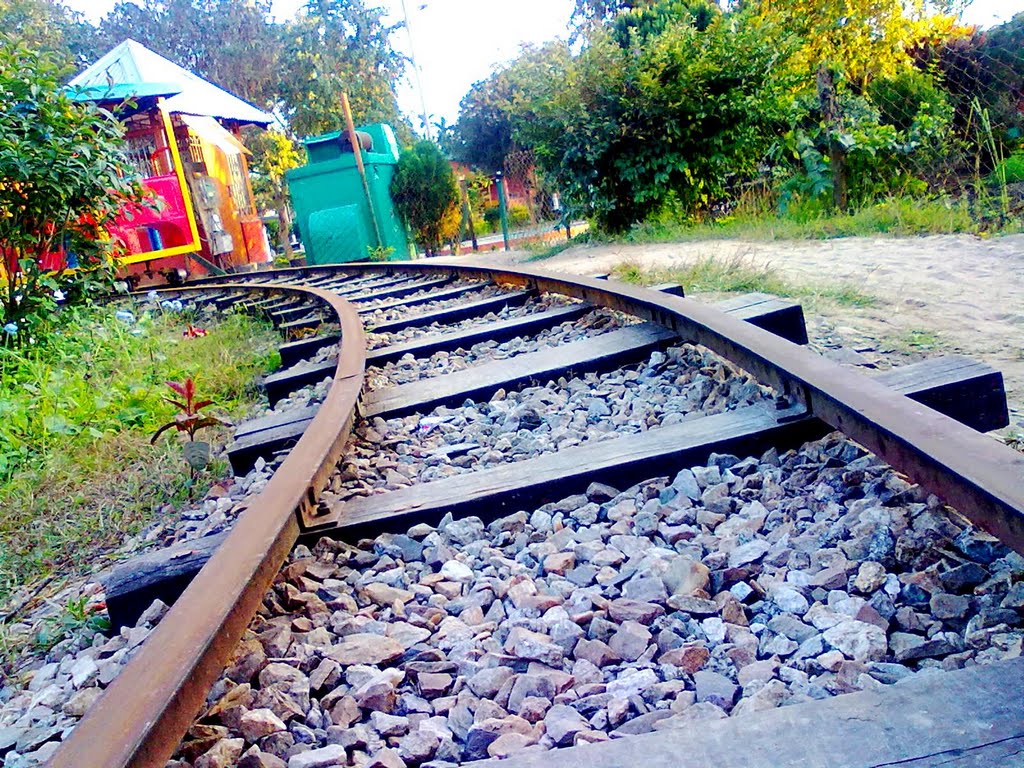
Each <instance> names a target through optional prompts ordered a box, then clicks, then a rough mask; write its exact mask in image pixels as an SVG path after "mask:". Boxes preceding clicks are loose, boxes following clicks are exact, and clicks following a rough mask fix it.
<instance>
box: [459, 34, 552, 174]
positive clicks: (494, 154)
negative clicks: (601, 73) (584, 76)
mask: <svg viewBox="0 0 1024 768" xmlns="http://www.w3.org/2000/svg"><path fill="white" fill-rule="evenodd" d="M569 61H570V55H569V48H568V46H567V45H566V44H565V43H562V42H559V41H554V42H550V43H547V44H545V45H543V46H523V48H522V50H521V52H520V54H519V56H518V57H516V58H515V59H513V60H512V61H510V62H508V63H507V64H506V65H504V66H503V67H501V68H500V69H498V70H497V71H495V72H494V73H493V74H491V75H490V76H489V77H488V78H486V79H484V80H481V81H480V82H477V83H474V84H473V86H472V87H471V88H470V89H469V92H468V93H467V94H466V95H465V97H463V99H462V102H461V104H460V106H459V120H458V122H457V123H456V124H455V127H454V130H453V133H452V139H451V149H452V156H453V157H454V158H455V159H456V160H458V161H459V162H462V163H466V164H467V165H470V166H472V167H474V168H477V169H479V170H482V171H484V172H486V173H489V174H494V173H496V172H498V171H500V170H502V169H503V168H504V164H505V156H506V155H508V154H509V153H510V152H511V151H513V150H514V149H515V148H516V147H517V142H516V135H517V125H518V123H517V121H518V112H517V108H516V105H517V103H519V102H522V101H523V100H525V99H528V98H529V97H530V94H533V93H535V92H537V91H538V89H540V88H543V87H545V84H546V83H548V82H549V81H551V80H553V79H558V78H559V77H561V76H562V73H564V71H565V69H566V67H567V66H568V64H569Z"/></svg>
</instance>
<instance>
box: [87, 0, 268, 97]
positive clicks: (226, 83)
mask: <svg viewBox="0 0 1024 768" xmlns="http://www.w3.org/2000/svg"><path fill="white" fill-rule="evenodd" d="M270 5H271V3H270V1H269V0H143V3H142V5H137V4H136V3H135V2H131V1H130V0H121V1H120V2H118V4H117V5H115V6H114V8H113V9H112V10H111V11H110V13H109V14H107V16H106V17H104V19H103V20H102V21H101V22H100V26H99V31H98V35H99V39H100V40H101V41H102V43H103V46H102V50H100V51H99V52H98V53H99V54H102V53H104V52H106V50H108V49H109V48H112V47H114V46H115V45H117V44H118V43H120V42H122V41H123V40H125V39H126V38H129V37H130V38H133V39H136V40H138V41H139V42H142V43H144V44H145V45H146V46H147V47H149V48H152V49H153V50H154V51H156V52H157V53H159V54H160V55H161V56H164V57H166V58H168V59H170V60H171V61H173V62H174V63H175V64H178V65H180V66H182V67H184V68H185V69H188V70H189V71H192V72H195V73H196V74H198V75H200V76H201V77H205V78H206V79H208V80H210V81H211V82H214V83H216V84H217V85H219V86H221V87H223V88H226V89H227V90H229V91H231V92H232V93H234V94H237V95H238V96H240V97H242V98H243V99H246V100H247V101H250V102H253V103H254V104H258V105H260V106H261V107H271V106H273V104H274V103H275V102H276V100H277V98H278V88H277V80H278V78H277V71H278V67H279V65H280V58H281V50H282V47H283V40H282V30H281V28H279V27H278V26H277V25H274V24H272V23H271V22H270V19H269V13H270Z"/></svg>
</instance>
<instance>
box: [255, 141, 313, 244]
mask: <svg viewBox="0 0 1024 768" xmlns="http://www.w3.org/2000/svg"><path fill="white" fill-rule="evenodd" d="M247 145H248V147H249V149H251V150H252V152H253V156H252V162H251V163H250V165H249V169H250V171H251V172H252V186H253V193H254V194H255V195H256V204H257V206H258V207H260V208H267V207H270V208H273V209H274V210H276V211H277V217H278V223H279V226H278V232H277V236H278V244H279V245H280V246H281V250H282V251H283V252H284V255H285V256H286V257H288V258H289V259H290V258H291V256H292V243H291V231H292V217H291V206H290V205H289V204H288V188H287V185H286V184H285V178H284V175H285V173H286V172H287V171H290V170H291V169H292V168H297V167H298V166H300V165H302V158H301V156H300V155H299V151H298V149H297V148H296V146H295V142H294V141H292V140H291V139H290V138H289V137H288V136H286V135H285V134H283V133H281V132H280V131H275V130H268V131H254V132H253V134H252V135H251V136H250V137H248V140H247Z"/></svg>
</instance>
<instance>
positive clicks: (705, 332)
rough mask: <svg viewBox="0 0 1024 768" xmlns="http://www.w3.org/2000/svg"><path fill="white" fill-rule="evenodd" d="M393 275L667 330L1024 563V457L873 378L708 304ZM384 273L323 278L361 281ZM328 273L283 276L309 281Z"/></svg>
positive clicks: (421, 270)
mask: <svg viewBox="0 0 1024 768" xmlns="http://www.w3.org/2000/svg"><path fill="white" fill-rule="evenodd" d="M383 266H385V267H386V269H387V270H388V271H389V272H391V273H402V272H405V273H418V274H423V275H430V274H433V273H438V272H441V273H445V272H453V271H454V272H457V273H458V274H459V275H460V276H463V277H471V278H472V277H475V278H480V279H489V280H493V281H494V282H496V283H499V284H502V285H506V286H515V287H518V288H525V287H530V288H533V289H535V290H537V291H541V292H543V291H550V292H553V293H560V294H563V295H567V296H573V297H575V298H579V299H583V300H585V301H588V302H590V303H592V304H595V305H600V306H605V307H610V308H612V309H617V310H621V311H623V312H628V313H629V314H632V315H636V316H637V317H642V318H644V319H647V320H651V321H654V322H656V323H659V324H661V325H664V326H666V327H668V328H671V329H672V330H674V331H675V332H676V333H678V334H679V336H680V337H681V338H682V339H683V340H684V341H688V342H692V343H695V344H701V345H703V346H705V347H707V348H708V349H711V350H712V351H714V352H716V353H718V354H719V355H721V356H722V357H724V358H725V359H727V360H729V361H730V362H732V363H734V364H736V365H738V366H739V367H740V368H743V369H744V370H746V371H748V372H749V373H750V374H752V375H753V376H754V377H755V378H757V379H758V380H760V381H761V382H763V383H765V384H767V385H769V386H771V387H773V388H774V389H775V390H776V391H778V392H780V393H782V394H783V395H784V396H785V397H786V398H787V399H789V400H790V401H791V402H794V403H800V404H802V405H803V406H804V407H805V408H806V409H807V411H808V413H809V414H810V415H813V416H815V417H817V418H819V419H821V420H822V421H824V422H825V423H827V424H829V425H830V426H832V427H833V428H835V429H837V430H839V431H841V432H843V433H844V434H845V435H847V436H848V437H850V438H852V439H854V440H856V441H857V442H859V443H860V444H861V445H863V446H865V447H866V448H868V449H869V450H871V451H872V452H874V453H875V454H877V455H878V456H880V457H881V458H883V459H885V461H886V462H888V463H889V464H891V465H892V466H893V467H895V468H896V469H898V470H900V471H901V472H904V473H905V474H907V475H908V476H910V477H911V478H913V480H914V481H915V482H917V483H919V484H920V485H921V486H922V487H924V488H926V489H928V490H929V491H931V492H932V493H934V494H936V495H937V496H938V497H939V498H941V499H943V500H944V501H945V502H946V503H948V504H949V505H951V506H953V507H956V508H957V509H958V510H959V511H960V512H961V513H962V514H964V515H967V516H968V517H969V518H970V519H971V520H972V521H973V522H974V523H975V524H977V525H978V526H980V527H982V528H984V529H985V530H987V531H988V532H989V533H991V534H993V535H994V536H996V537H997V538H999V539H1000V540H1002V541H1003V542H1004V543H1005V544H1006V545H1007V546H1010V547H1012V548H1013V549H1015V550H1016V551H1017V552H1021V553H1024V455H1022V454H1020V453H1018V452H1017V451H1014V450H1012V449H1010V448H1008V447H1007V446H1005V445H1002V444H1000V443H999V442H997V441H995V440H992V439H991V438H988V437H985V436H984V435H981V434H978V433H977V432H975V431H974V430H972V429H970V428H969V427H965V426H964V425H962V424H959V423H957V422H956V421H954V420H953V419H951V418H949V417H947V416H943V415H942V414H940V413H937V412H936V411H933V410H932V409H930V408H928V407H926V406H923V405H920V404H918V403H914V402H912V401H910V400H908V398H906V397H903V396H902V395H900V394H897V393H896V392H894V391H892V390H891V389H889V388H888V387H886V386H884V385H882V384H879V383H878V382H875V381H872V380H871V379H870V378H869V377H868V376H865V375H863V374H859V373H857V372H855V371H851V370H850V369H848V368H843V367H841V366H840V365H838V364H836V363H834V362H832V361H831V360H828V359H826V358H823V357H821V356H820V355H817V354H815V353H813V352H811V351H810V350H807V349H804V348H802V347H800V346H798V345H796V344H792V343H790V342H788V341H785V340H784V339H780V338H779V337H777V336H775V335H773V334H771V333H768V332H766V331H763V330H761V329H760V328H757V327H755V326H752V325H750V324H749V323H744V322H742V321H739V320H736V319H735V318H732V317H729V316H728V315H726V314H725V313H723V312H720V311H718V310H716V309H715V308H713V307H710V306H708V305H706V304H702V303H700V302H697V301H693V300H692V299H687V298H683V297H679V296H672V295H667V294H664V293H660V292H654V291H650V290H647V289H644V288H638V287H635V286H631V285H628V284H626V283H621V282H613V281H607V280H597V279H593V278H586V277H576V276H567V275H561V274H556V273H552V272H548V271H545V270H540V269H522V268H517V269H505V268H499V267H491V266H487V265H485V264H479V263H466V262H451V261H433V260H431V261H419V262H395V263H389V264H387V265H383ZM381 267H382V265H380V264H369V263H360V264H346V265H343V266H341V267H332V268H327V269H328V270H330V269H334V270H336V271H339V272H349V273H353V274H357V273H359V272H365V271H372V270H380V269H381ZM324 269H325V268H308V267H298V268H294V269H290V270H282V271H281V272H280V273H279V274H282V275H291V276H293V277H294V278H295V279H303V278H304V277H305V276H306V275H307V274H324Z"/></svg>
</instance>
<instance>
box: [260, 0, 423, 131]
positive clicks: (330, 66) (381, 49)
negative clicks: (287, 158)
mask: <svg viewBox="0 0 1024 768" xmlns="http://www.w3.org/2000/svg"><path fill="white" fill-rule="evenodd" d="M384 17H385V12H384V10H383V9H382V8H378V7H370V6H368V5H367V3H366V2H364V0H313V1H312V2H309V3H307V5H306V8H305V12H304V13H303V14H301V15H300V16H299V17H298V18H297V19H296V20H295V21H293V22H290V23H289V24H287V25H285V28H284V30H283V32H282V39H283V48H282V52H281V61H280V64H279V68H278V70H277V71H276V72H275V73H274V75H273V77H271V78H270V81H271V82H275V83H279V88H280V92H279V96H280V98H281V101H282V103H283V111H284V113H285V115H286V117H287V120H288V124H289V126H290V127H291V129H292V131H294V132H295V133H296V134H297V135H299V136H309V135H313V134H319V133H326V132H329V131H336V130H338V129H339V128H340V127H342V126H344V124H345V123H344V117H343V113H342V108H341V94H342V93H343V92H344V93H348V95H349V100H350V102H351V105H352V112H353V115H354V117H355V121H356V122H357V123H377V122H383V123H390V124H391V125H393V126H394V127H395V129H396V131H397V132H398V134H399V138H400V139H401V138H403V137H404V138H406V139H408V138H409V137H410V136H411V131H410V128H409V127H408V124H407V122H406V120H405V119H404V118H403V117H402V116H401V110H400V109H399V108H398V99H397V96H396V94H395V86H396V84H397V83H398V81H399V80H400V79H401V78H402V76H403V75H404V73H405V64H406V60H405V58H404V57H403V56H402V55H401V54H399V53H397V52H396V51H395V50H394V48H392V46H391V36H392V35H393V34H394V33H395V32H396V31H397V30H398V29H399V27H398V26H388V25H387V24H385V23H384Z"/></svg>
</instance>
